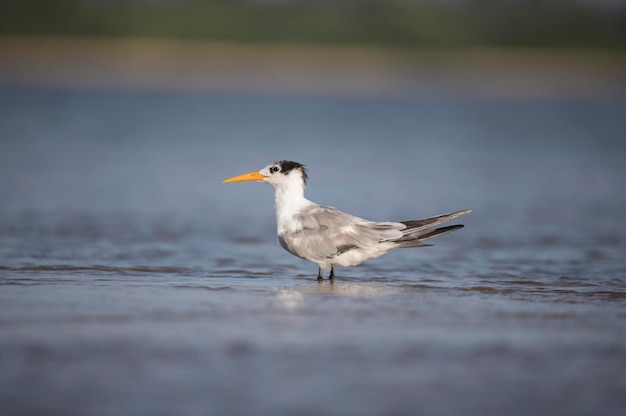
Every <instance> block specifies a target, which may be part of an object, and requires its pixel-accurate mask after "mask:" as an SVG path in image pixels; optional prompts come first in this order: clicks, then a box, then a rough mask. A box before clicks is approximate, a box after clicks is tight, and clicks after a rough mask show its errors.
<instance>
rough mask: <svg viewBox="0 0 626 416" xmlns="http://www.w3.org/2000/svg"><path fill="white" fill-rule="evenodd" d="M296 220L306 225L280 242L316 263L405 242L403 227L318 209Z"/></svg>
mask: <svg viewBox="0 0 626 416" xmlns="http://www.w3.org/2000/svg"><path fill="white" fill-rule="evenodd" d="M295 219H296V220H297V221H299V222H301V223H302V224H303V227H302V229H300V230H298V231H296V232H293V233H288V234H283V235H281V236H279V241H280V243H281V245H283V247H284V248H286V249H287V250H288V251H290V252H291V253H293V254H295V255H297V256H300V257H304V258H306V259H308V260H313V261H315V260H325V259H329V258H333V257H335V256H337V255H339V254H342V253H345V252H347V251H350V250H352V249H355V248H362V247H372V246H375V245H377V244H379V243H380V242H381V241H385V240H393V239H398V238H402V236H403V233H402V231H400V230H402V229H404V228H406V225H404V224H401V223H393V222H372V221H368V220H365V219H363V218H359V217H355V216H353V215H349V214H346V213H344V212H341V211H339V210H337V209H335V208H333V207H324V206H319V205H316V206H312V207H310V208H309V209H307V210H305V211H303V212H301V213H300V214H299V216H298V217H297V218H295ZM281 240H282V241H281Z"/></svg>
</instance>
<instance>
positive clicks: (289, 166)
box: [276, 160, 309, 185]
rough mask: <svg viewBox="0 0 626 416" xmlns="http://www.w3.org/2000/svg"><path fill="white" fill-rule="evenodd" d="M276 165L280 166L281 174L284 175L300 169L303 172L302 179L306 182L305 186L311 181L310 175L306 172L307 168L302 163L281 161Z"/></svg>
mask: <svg viewBox="0 0 626 416" xmlns="http://www.w3.org/2000/svg"><path fill="white" fill-rule="evenodd" d="M276 164H278V165H280V173H282V174H283V175H287V174H288V173H289V172H291V171H292V170H294V169H300V170H301V171H302V179H303V180H304V184H305V185H306V182H307V181H308V180H309V175H308V174H307V172H306V168H305V167H304V165H303V164H302V163H298V162H292V161H291V160H281V161H279V162H276Z"/></svg>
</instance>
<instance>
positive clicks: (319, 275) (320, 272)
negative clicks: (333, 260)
mask: <svg viewBox="0 0 626 416" xmlns="http://www.w3.org/2000/svg"><path fill="white" fill-rule="evenodd" d="M322 280H324V276H323V275H322V268H321V267H320V268H319V270H318V272H317V281H318V282H321V281H322Z"/></svg>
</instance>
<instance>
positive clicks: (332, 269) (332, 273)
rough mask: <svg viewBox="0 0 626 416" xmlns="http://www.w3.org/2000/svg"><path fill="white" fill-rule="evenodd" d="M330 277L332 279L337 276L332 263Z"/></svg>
mask: <svg viewBox="0 0 626 416" xmlns="http://www.w3.org/2000/svg"><path fill="white" fill-rule="evenodd" d="M328 278H329V279H330V280H333V279H334V278H335V268H334V267H333V266H332V265H331V266H330V274H329V275H328Z"/></svg>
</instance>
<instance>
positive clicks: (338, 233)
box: [223, 160, 472, 280]
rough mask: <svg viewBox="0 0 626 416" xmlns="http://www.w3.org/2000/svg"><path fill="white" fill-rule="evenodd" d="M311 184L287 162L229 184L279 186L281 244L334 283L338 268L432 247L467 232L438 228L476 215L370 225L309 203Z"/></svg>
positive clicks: (455, 227)
mask: <svg viewBox="0 0 626 416" xmlns="http://www.w3.org/2000/svg"><path fill="white" fill-rule="evenodd" d="M307 179H308V175H307V171H306V169H305V167H304V165H302V164H300V163H297V162H292V161H289V160H281V161H278V162H274V163H272V164H271V165H268V166H266V167H264V168H263V169H261V170H260V171H258V172H250V173H246V174H243V175H239V176H234V177H232V178H229V179H226V180H224V181H223V183H227V182H244V181H259V182H265V183H268V184H270V185H272V187H274V191H275V201H274V202H275V203H274V208H275V210H276V226H277V233H278V242H279V243H280V245H281V246H282V247H283V248H284V249H285V250H287V251H288V252H290V253H291V254H293V255H294V256H298V257H300V258H302V259H305V260H308V261H311V262H313V263H315V264H317V265H318V266H319V271H318V275H317V279H318V280H322V279H323V271H324V270H325V269H328V268H330V275H329V278H330V279H333V278H334V277H335V272H334V266H355V265H357V264H360V263H361V262H363V261H365V260H367V259H371V258H375V257H379V256H381V255H383V254H385V253H387V252H389V251H391V250H394V249H396V248H403V247H420V246H426V245H428V244H424V241H426V240H428V239H431V238H433V237H439V236H441V235H444V234H447V233H449V232H452V231H454V230H458V229H459V228H463V225H461V224H458V225H450V226H447V227H440V228H435V227H436V226H437V225H439V224H441V223H444V222H446V221H449V220H451V219H454V218H456V217H458V216H461V215H464V214H467V213H470V212H472V210H470V209H466V210H462V211H456V212H451V213H449V214H443V215H437V216H434V217H429V218H424V219H420V220H411V221H399V222H374V221H368V220H365V219H363V218H359V217H355V216H353V215H350V214H346V213H344V212H341V211H339V210H337V209H335V208H333V207H325V206H321V205H318V204H316V203H315V202H313V201H309V200H308V199H306V198H305V197H304V188H305V187H306V184H307Z"/></svg>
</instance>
